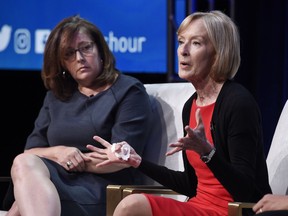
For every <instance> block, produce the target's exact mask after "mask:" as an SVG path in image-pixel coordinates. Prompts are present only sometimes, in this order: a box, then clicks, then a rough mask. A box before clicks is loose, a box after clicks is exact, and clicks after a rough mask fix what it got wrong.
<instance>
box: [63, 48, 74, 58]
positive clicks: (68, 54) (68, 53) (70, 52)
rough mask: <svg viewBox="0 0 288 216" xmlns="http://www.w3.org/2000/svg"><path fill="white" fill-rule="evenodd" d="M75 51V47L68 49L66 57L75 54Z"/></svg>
mask: <svg viewBox="0 0 288 216" xmlns="http://www.w3.org/2000/svg"><path fill="white" fill-rule="evenodd" d="M74 53H75V51H74V49H68V50H66V52H65V57H66V58H69V57H71V56H73V55H74Z"/></svg>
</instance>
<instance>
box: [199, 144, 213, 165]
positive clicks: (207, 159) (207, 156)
mask: <svg viewBox="0 0 288 216" xmlns="http://www.w3.org/2000/svg"><path fill="white" fill-rule="evenodd" d="M215 152H216V148H215V147H214V148H213V149H212V150H211V151H210V153H209V154H208V155H201V157H200V159H201V160H202V161H203V162H204V163H208V162H209V161H210V160H211V159H212V157H213V155H214V154H215Z"/></svg>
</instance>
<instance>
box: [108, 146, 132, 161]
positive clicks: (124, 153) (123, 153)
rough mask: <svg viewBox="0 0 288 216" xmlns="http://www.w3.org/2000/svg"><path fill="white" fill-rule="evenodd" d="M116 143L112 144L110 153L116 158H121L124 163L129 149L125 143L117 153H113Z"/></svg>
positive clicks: (128, 154)
mask: <svg viewBox="0 0 288 216" xmlns="http://www.w3.org/2000/svg"><path fill="white" fill-rule="evenodd" d="M116 144H117V143H113V144H112V146H111V151H112V152H114V153H115V155H116V157H118V158H121V159H123V160H125V161H127V160H128V159H129V157H130V151H131V147H130V146H129V145H128V144H127V143H125V144H123V145H122V146H121V149H120V150H121V151H120V152H119V153H118V152H115V145H116ZM120 145H121V144H120Z"/></svg>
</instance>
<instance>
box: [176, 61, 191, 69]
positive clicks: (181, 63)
mask: <svg viewBox="0 0 288 216" xmlns="http://www.w3.org/2000/svg"><path fill="white" fill-rule="evenodd" d="M179 65H180V67H181V68H187V67H189V66H190V64H189V63H188V62H185V61H181V62H180V64H179Z"/></svg>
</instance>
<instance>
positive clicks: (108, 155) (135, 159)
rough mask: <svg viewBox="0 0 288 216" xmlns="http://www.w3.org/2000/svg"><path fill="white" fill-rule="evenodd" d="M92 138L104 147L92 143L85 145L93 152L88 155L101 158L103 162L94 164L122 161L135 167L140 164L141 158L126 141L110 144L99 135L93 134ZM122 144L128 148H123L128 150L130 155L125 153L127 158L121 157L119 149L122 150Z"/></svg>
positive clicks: (101, 164)
mask: <svg viewBox="0 0 288 216" xmlns="http://www.w3.org/2000/svg"><path fill="white" fill-rule="evenodd" d="M93 139H94V140H96V141H97V142H99V143H100V144H101V145H103V146H104V147H106V148H105V149H102V148H98V147H96V146H93V145H87V146H86V147H87V148H88V149H89V150H91V151H92V152H93V154H91V155H90V156H91V157H94V158H97V159H101V160H103V162H101V163H99V164H97V165H96V166H98V167H100V166H105V165H108V164H112V163H122V164H127V165H129V166H133V167H135V168H137V167H138V166H139V165H140V163H141V160H142V158H141V157H140V156H139V155H138V154H137V153H136V151H135V150H134V149H133V148H132V147H131V146H130V145H129V144H128V143H127V142H125V141H123V142H119V143H114V144H113V145H111V144H110V143H109V142H107V141H106V140H104V139H102V138H101V137H99V136H94V137H93ZM124 145H125V146H124ZM123 146H124V147H128V149H124V151H129V154H130V155H129V156H128V155H126V156H127V158H125V157H121V151H123V148H122V147H123ZM121 148H122V150H121ZM126 153H127V152H126Z"/></svg>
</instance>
